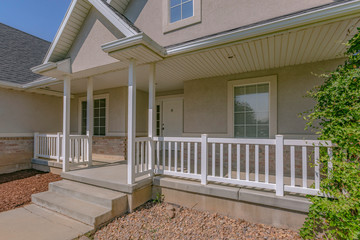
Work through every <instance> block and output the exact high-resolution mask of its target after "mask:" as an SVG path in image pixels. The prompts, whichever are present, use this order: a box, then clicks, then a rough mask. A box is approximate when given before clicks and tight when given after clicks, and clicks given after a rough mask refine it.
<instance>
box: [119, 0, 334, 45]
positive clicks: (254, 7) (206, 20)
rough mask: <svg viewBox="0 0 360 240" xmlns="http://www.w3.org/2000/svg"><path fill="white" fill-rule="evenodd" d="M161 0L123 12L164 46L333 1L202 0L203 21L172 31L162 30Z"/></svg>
mask: <svg viewBox="0 0 360 240" xmlns="http://www.w3.org/2000/svg"><path fill="white" fill-rule="evenodd" d="M163 1H165V0H148V1H147V2H146V4H145V5H144V7H143V9H142V10H141V11H139V10H136V8H138V7H141V6H142V5H143V4H142V2H144V1H142V0H133V1H132V2H131V3H130V4H129V7H128V9H127V10H126V12H125V15H126V16H127V17H128V18H129V19H131V20H135V25H136V26H137V27H139V28H140V29H141V30H142V31H144V32H145V33H146V34H148V35H149V36H150V37H151V38H153V39H154V40H155V41H157V42H158V43H160V44H161V45H163V46H168V45H171V44H176V43H180V42H184V41H188V40H191V39H194V38H199V37H202V36H206V35H210V34H214V33H217V32H221V31H225V30H230V29H234V28H237V27H241V26H245V25H249V24H252V23H256V22H259V21H263V20H267V19H270V18H274V17H278V16H282V15H286V14H289V13H293V12H297V11H301V10H303V9H308V8H312V7H315V6H319V5H323V4H327V3H330V2H333V1H331V0H303V1H297V0H256V1H254V0H216V1H215V0H202V4H201V14H202V22H201V23H197V24H194V25H191V26H188V27H185V28H182V29H178V30H175V31H173V32H169V33H166V34H164V33H163V21H162V18H163V17H165V16H166V15H164V14H166V13H164V12H163V7H162V5H163Z"/></svg>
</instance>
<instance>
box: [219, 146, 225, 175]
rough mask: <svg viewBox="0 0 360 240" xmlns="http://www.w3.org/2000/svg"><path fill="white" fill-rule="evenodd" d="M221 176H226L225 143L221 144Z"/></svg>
mask: <svg viewBox="0 0 360 240" xmlns="http://www.w3.org/2000/svg"><path fill="white" fill-rule="evenodd" d="M220 177H224V144H222V143H221V144H220Z"/></svg>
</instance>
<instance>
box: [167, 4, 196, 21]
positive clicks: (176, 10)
mask: <svg viewBox="0 0 360 240" xmlns="http://www.w3.org/2000/svg"><path fill="white" fill-rule="evenodd" d="M192 16H194V2H193V0H170V23H173V22H176V21H179V20H182V19H186V18H189V17H192Z"/></svg>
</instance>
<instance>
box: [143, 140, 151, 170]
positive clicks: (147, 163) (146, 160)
mask: <svg viewBox="0 0 360 240" xmlns="http://www.w3.org/2000/svg"><path fill="white" fill-rule="evenodd" d="M144 144H145V166H144V171H147V170H149V169H150V168H149V154H150V153H149V144H148V142H147V141H146V142H144Z"/></svg>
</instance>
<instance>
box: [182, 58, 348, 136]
mask: <svg viewBox="0 0 360 240" xmlns="http://www.w3.org/2000/svg"><path fill="white" fill-rule="evenodd" d="M341 62H342V60H332V61H326V62H320V63H312V64H305V65H298V66H293V67H286V68H279V69H273V70H269V71H259V72H252V73H246V74H238V75H231V76H224V77H216V78H209V79H199V80H192V81H187V82H185V84H184V133H185V134H201V133H215V134H219V135H223V136H226V135H227V134H228V129H227V116H228V110H227V99H228V98H227V87H228V85H227V84H228V81H231V80H239V79H246V78H254V77H260V76H268V75H277V112H278V114H277V129H278V131H277V132H278V134H284V135H288V136H289V137H297V136H303V135H309V134H312V133H311V132H309V131H305V130H304V127H305V122H304V120H302V119H301V118H300V117H299V116H298V115H299V113H301V112H304V111H306V110H309V109H310V108H311V107H312V106H313V104H314V102H313V100H311V99H309V98H304V95H305V94H306V92H307V91H308V90H310V89H312V88H313V87H314V86H315V85H319V84H321V82H322V81H323V80H322V79H321V78H319V77H317V76H314V75H313V74H312V73H318V74H320V73H324V72H327V71H329V70H334V69H335V68H336V66H338V64H340V63H341Z"/></svg>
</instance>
